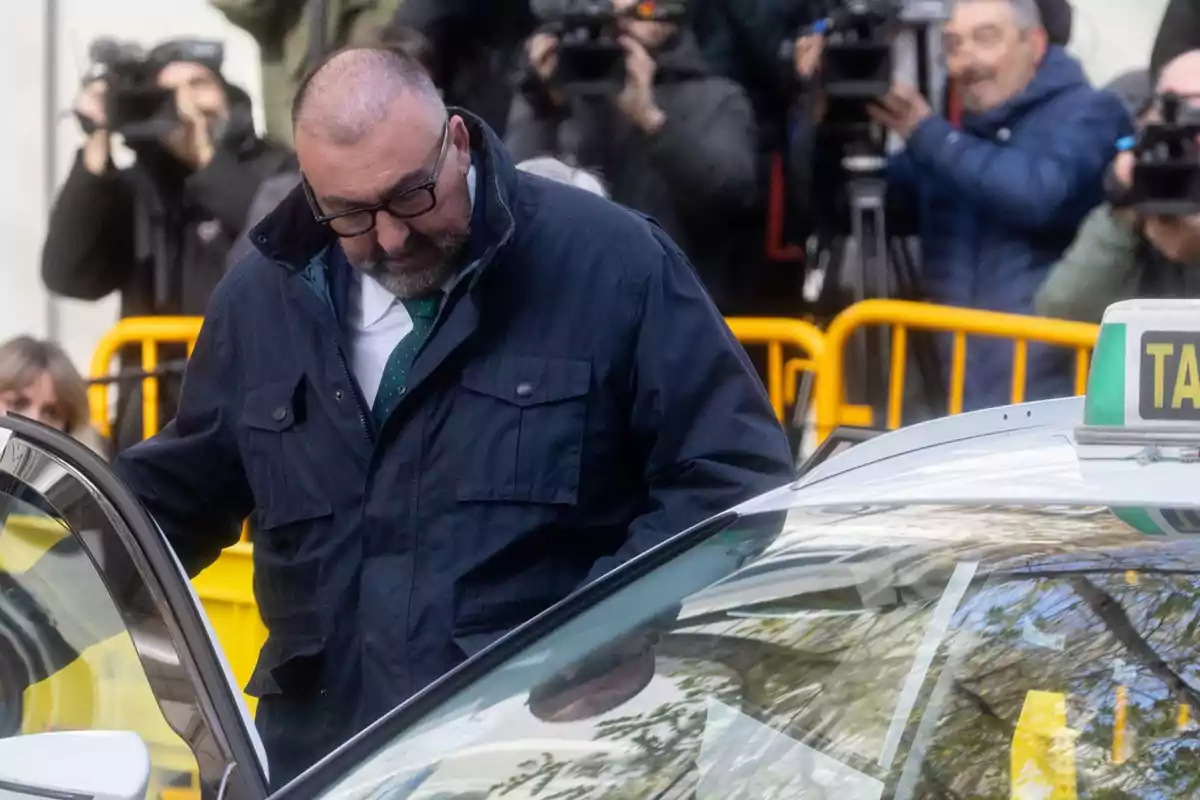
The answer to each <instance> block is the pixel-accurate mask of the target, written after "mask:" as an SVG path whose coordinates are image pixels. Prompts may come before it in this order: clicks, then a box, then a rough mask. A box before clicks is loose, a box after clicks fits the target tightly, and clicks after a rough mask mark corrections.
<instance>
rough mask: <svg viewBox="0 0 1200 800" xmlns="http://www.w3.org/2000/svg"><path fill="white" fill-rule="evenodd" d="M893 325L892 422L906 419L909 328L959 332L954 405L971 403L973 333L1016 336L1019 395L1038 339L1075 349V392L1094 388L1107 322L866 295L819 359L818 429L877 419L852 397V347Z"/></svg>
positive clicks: (832, 329) (838, 323)
mask: <svg viewBox="0 0 1200 800" xmlns="http://www.w3.org/2000/svg"><path fill="white" fill-rule="evenodd" d="M880 325H885V326H889V327H891V329H892V346H891V367H890V370H889V374H890V379H889V385H888V397H887V420H886V424H887V427H888V428H889V429H892V430H894V429H895V428H899V427H900V423H901V418H902V416H901V415H902V412H903V403H904V375H905V369H906V365H907V361H908V330H909V329H910V328H911V329H916V330H925V331H934V332H943V333H950V334H953V336H954V340H953V344H952V347H951V356H950V381H949V403H948V409H947V410H948V412H949V413H950V414H958V413H961V412H962V407H963V387H964V385H965V380H966V364H967V337H968V336H989V337H999V338H1004V339H1011V340H1013V375H1012V394H1011V399H1012V402H1014V403H1020V402H1023V401H1024V399H1025V381H1026V369H1027V365H1028V355H1029V353H1028V350H1029V343H1030V342H1038V343H1041V344H1048V345H1056V346H1059V347H1063V348H1067V349H1071V350H1074V351H1075V356H1076V358H1075V392H1076V394H1083V393H1084V392H1085V391H1086V389H1087V376H1088V359H1089V357H1090V354H1091V350H1092V347H1093V346H1094V345H1095V343H1096V336H1097V335H1098V332H1099V330H1100V329H1099V327H1098V326H1096V325H1089V324H1086V323H1083V322H1068V321H1066V320H1058V319H1045V318H1041V317H1028V316H1024V315H1021V314H1004V313H1000V312H996V311H980V310H977V309H967V308H953V307H950V306H939V305H932V304H929V303H914V302H910V301H905V300H865V301H863V302H861V303H856V304H855V305H853V306H851V307H850V308H847V309H846V310H845V311H843V312H842V313H841V314H839V315H838V316H837V317H836V318H835V319H834V320H833V322H832V323H831V324H830V326H829V329H828V330H826V331H825V348H824V351H823V353H822V355H821V357H820V358H818V359H817V368H816V371H817V374H818V375H819V376H820V379H819V380H818V381H817V386H816V409H817V436H818V438H819V439H824V438H825V437H826V436H827V435H828V434H829V433H830V432H831V431H832V430H833V429H834V428H836V427H837V426H839V425H868V426H869V425H871V424H872V423H873V419H872V417H873V413H872V411H871V409H870V408H869V407H865V406H856V405H848V404H846V402H845V380H844V377H843V376H844V373H845V364H844V360H845V351H846V344H847V341H848V340H849V338H850V336H851V335H852V334H854V333H855V332H857V331H858V330H860V329H862V328H864V327H868V326H880Z"/></svg>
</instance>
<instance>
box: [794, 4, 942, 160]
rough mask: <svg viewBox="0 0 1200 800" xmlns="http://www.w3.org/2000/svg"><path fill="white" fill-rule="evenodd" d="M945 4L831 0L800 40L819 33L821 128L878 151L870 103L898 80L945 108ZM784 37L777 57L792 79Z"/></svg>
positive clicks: (877, 133) (937, 109)
mask: <svg viewBox="0 0 1200 800" xmlns="http://www.w3.org/2000/svg"><path fill="white" fill-rule="evenodd" d="M950 5H951V3H950V0H834V2H830V3H826V4H825V6H824V8H825V10H826V14H825V16H824V17H823V18H821V19H819V20H817V22H816V23H814V24H812V25H808V26H805V27H803V28H801V30H800V33H799V36H805V35H811V34H823V35H824V37H825V43H824V48H823V50H822V55H821V66H820V70H819V80H820V88H821V91H822V92H823V93H824V95H825V99H826V103H827V111H826V117H825V127H826V129H827V130H829V131H830V132H832V133H834V134H835V135H837V136H838V137H839V138H841V139H843V140H844V141H846V142H847V143H849V144H857V145H859V146H860V149H869V150H879V151H881V150H882V149H883V142H882V136H883V132H882V131H878V130H875V129H874V127H873V126H872V124H871V122H870V119H869V117H868V116H867V105H868V104H869V103H870V102H871V101H873V100H878V99H879V98H881V97H883V96H884V95H886V94H887V93H888V91H889V90H890V89H891V86H892V83H893V82H894V81H895V80H897V79H899V80H902V81H904V82H905V83H908V84H910V85H912V86H914V87H916V88H917V89H918V90H920V91H921V93H922V94H923V95H924V96H925V98H926V99H927V100H928V101H929V103H930V106H931V107H932V108H933V110H934V112H935V113H940V112H941V111H942V110H943V109H942V106H943V103H942V97H941V93H942V89H943V85H944V81H943V79H942V76H943V75H944V68H943V66H942V51H941V30H940V26H941V23H942V22H944V21H945V20H946V19H948V18H949V17H950ZM797 38H798V37H790V38H788V39H785V40H784V42H783V44H782V46H781V48H780V59H781V62H782V64H783V66H784V68H785V69H786V70H788V71H789V73H792V74H794V70H795V66H794V53H795V48H796V39H797Z"/></svg>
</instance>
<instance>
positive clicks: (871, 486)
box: [736, 397, 1200, 514]
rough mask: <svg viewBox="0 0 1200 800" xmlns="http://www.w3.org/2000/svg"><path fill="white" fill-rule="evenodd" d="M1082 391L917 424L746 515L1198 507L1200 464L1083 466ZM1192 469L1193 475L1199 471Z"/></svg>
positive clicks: (760, 501)
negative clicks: (812, 510)
mask: <svg viewBox="0 0 1200 800" xmlns="http://www.w3.org/2000/svg"><path fill="white" fill-rule="evenodd" d="M1083 404H1084V398H1082V397H1070V398H1062V399H1059V400H1047V401H1041V402H1036V403H1024V404H1021V405H1013V406H1001V407H998V408H991V409H985V410H982V411H975V412H970V413H966V414H959V415H955V416H950V417H944V418H941V419H937V420H933V421H930V422H925V423H921V424H917V425H912V426H909V427H906V428H901V429H900V430H897V431H894V432H891V433H888V434H885V435H883V436H878V437H876V438H874V439H870V440H868V441H866V442H863V443H862V444H859V445H856V446H854V447H852V448H850V449H849V450H846V451H845V452H843V453H841V454H839V455H837V456H835V457H833V458H831V459H829V461H827V462H825V463H824V464H821V465H819V466H818V467H816V468H815V469H813V470H812V471H811V472H809V473H807V474H805V475H804V476H803V477H802V478H800V479H799V480H797V481H796V482H794V483H793V484H791V485H790V486H787V487H784V488H782V489H778V490H775V491H773V492H770V493H768V494H765V495H762V496H761V497H758V498H756V499H754V500H751V501H749V502H747V503H744V504H743V505H741V506H739V507H738V508H737V509H736V510H737V511H738V513H741V514H753V513H766V512H771V511H784V510H787V509H798V508H804V507H809V506H834V505H879V504H888V505H916V504H922V505H923V504H939V505H980V504H1001V505H1013V506H1047V505H1064V506H1110V507H1171V508H1192V507H1197V506H1198V505H1200V496H1198V495H1200V493H1197V492H1195V491H1192V490H1189V489H1188V488H1187V487H1186V486H1181V484H1188V483H1190V484H1191V485H1192V486H1193V487H1194V485H1195V483H1196V482H1197V481H1200V464H1181V463H1178V462H1175V463H1150V464H1139V463H1133V462H1130V463H1129V464H1127V465H1119V466H1116V467H1106V468H1105V469H1106V470H1107V472H1106V474H1101V475H1098V474H1097V471H1096V470H1090V471H1089V470H1084V469H1083V468H1081V465H1080V458H1079V451H1078V447H1077V444H1076V439H1075V429H1076V427H1077V426H1079V425H1080V424H1081V423H1082V422H1083ZM1193 475H1194V477H1193Z"/></svg>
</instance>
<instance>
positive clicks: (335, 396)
mask: <svg viewBox="0 0 1200 800" xmlns="http://www.w3.org/2000/svg"><path fill="white" fill-rule="evenodd" d="M345 396H346V395H345V394H343V393H342V390H341V389H337V390H335V391H334V393H333V399H334V400H337V401H338V402H339V403H340V402H342V398H343V397H345Z"/></svg>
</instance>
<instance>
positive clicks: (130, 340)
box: [88, 317, 203, 439]
mask: <svg viewBox="0 0 1200 800" xmlns="http://www.w3.org/2000/svg"><path fill="white" fill-rule="evenodd" d="M202 322H203V320H202V319H201V318H200V317H129V318H128V319H123V320H121V321H120V322H118V323H117V324H116V325H114V326H113V327H112V328H111V329H109V331H108V333H106V334H104V336H103V338H101V339H100V343H99V344H97V345H96V351H95V353H93V355H92V366H91V374H90V378H91V380H90V381H89V383H88V406H89V408H90V411H91V416H92V425H93V426H94V427H95V428H96V430H97V431H99V432H100V434H101V435H103V436H104V437H105V438H106V439H111V438H112V433H113V430H112V421H111V420H110V419H109V414H108V410H109V402H108V400H109V398H108V387H109V386H110V385H111V384H112V383H114V382H119V381H120V379H121V378H120V377H119V376H118V377H117V378H116V379H115V380H114V378H113V376H112V375H110V369H111V368H112V362H113V360H114V359H115V358H116V357H117V356H118V355H119V354H120V352H121V351H122V350H124V349H125V348H127V347H131V346H133V345H139V346H140V347H141V356H142V358H141V361H142V369H141V371H140V373H139V375H138V377H137V379H140V380H141V382H142V436H143V438H146V439H149V438H150V437H151V436H153V435H154V434H155V433H157V432H158V429H159V415H158V398H159V391H158V389H159V385H158V384H159V379H160V378H161V377H163V375H164V374H166V372H167V371H166V370H163V369H162V367H161V365H160V364H159V358H158V348H159V345H163V344H185V345H187V352H188V355H189V356H190V355H191V353H192V348H193V347H195V345H196V337H197V336H199V335H200V325H201V323H202Z"/></svg>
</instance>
